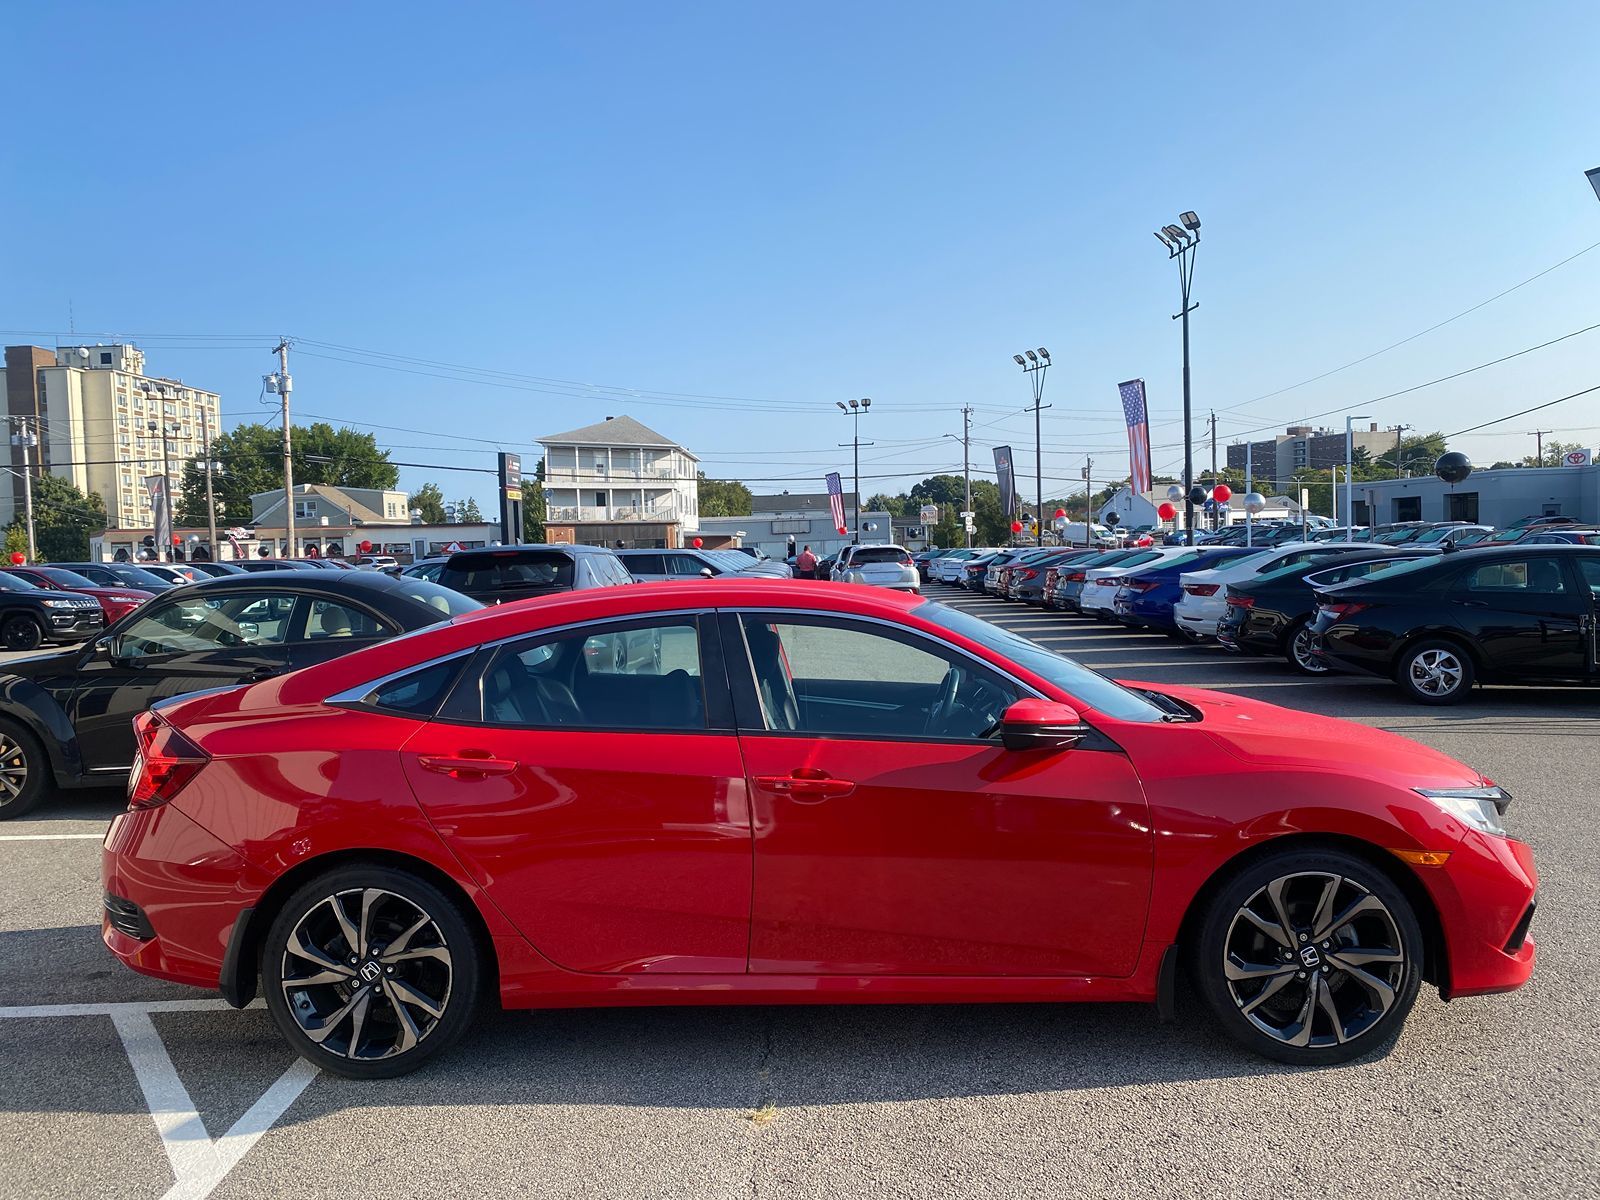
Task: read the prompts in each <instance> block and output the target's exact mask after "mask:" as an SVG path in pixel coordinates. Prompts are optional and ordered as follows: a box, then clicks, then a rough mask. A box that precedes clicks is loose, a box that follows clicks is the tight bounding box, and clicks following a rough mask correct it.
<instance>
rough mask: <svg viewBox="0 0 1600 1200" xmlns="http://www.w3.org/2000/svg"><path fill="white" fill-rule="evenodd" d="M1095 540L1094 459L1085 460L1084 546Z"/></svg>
mask: <svg viewBox="0 0 1600 1200" xmlns="http://www.w3.org/2000/svg"><path fill="white" fill-rule="evenodd" d="M1093 541H1094V459H1092V458H1085V459H1084V460H1083V548H1084V549H1085V550H1087V549H1088V548H1089V544H1090V543H1091V542H1093Z"/></svg>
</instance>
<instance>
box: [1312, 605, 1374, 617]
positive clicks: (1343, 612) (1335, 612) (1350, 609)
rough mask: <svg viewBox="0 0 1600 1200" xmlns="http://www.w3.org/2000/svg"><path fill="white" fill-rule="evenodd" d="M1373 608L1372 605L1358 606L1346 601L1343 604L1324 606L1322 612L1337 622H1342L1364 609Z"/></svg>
mask: <svg viewBox="0 0 1600 1200" xmlns="http://www.w3.org/2000/svg"><path fill="white" fill-rule="evenodd" d="M1371 607H1372V605H1370V604H1357V603H1355V602H1354V601H1346V602H1345V603H1343V604H1324V605H1323V606H1322V611H1323V612H1325V613H1327V614H1328V615H1329V616H1330V617H1332V618H1333V619H1334V620H1335V621H1342V620H1344V619H1345V618H1346V617H1353V616H1355V615H1356V614H1357V613H1358V612H1361V611H1362V610H1363V609H1368V608H1371Z"/></svg>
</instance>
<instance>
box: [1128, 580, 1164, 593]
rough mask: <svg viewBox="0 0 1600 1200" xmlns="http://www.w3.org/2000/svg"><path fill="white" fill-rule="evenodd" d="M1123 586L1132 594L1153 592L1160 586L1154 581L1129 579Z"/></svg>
mask: <svg viewBox="0 0 1600 1200" xmlns="http://www.w3.org/2000/svg"><path fill="white" fill-rule="evenodd" d="M1123 586H1124V587H1126V588H1127V589H1128V590H1129V591H1132V592H1153V591H1154V590H1155V589H1156V588H1158V587H1160V586H1161V584H1160V582H1159V581H1158V580H1155V579H1130V580H1128V582H1127V583H1125V584H1123Z"/></svg>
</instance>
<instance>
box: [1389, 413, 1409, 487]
mask: <svg viewBox="0 0 1600 1200" xmlns="http://www.w3.org/2000/svg"><path fill="white" fill-rule="evenodd" d="M1410 428H1411V426H1409V425H1396V426H1395V427H1394V428H1393V429H1392V430H1390V432H1391V433H1393V434H1394V477H1395V478H1396V479H1399V478H1400V435H1401V434H1402V433H1404V432H1405V431H1406V430H1408V429H1410Z"/></svg>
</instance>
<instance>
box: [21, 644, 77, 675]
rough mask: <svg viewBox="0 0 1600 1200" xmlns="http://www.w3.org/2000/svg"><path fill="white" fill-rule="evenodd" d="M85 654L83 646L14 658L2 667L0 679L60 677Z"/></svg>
mask: <svg viewBox="0 0 1600 1200" xmlns="http://www.w3.org/2000/svg"><path fill="white" fill-rule="evenodd" d="M82 653H83V647H82V646H72V647H70V648H68V649H65V650H49V651H46V652H45V653H43V654H30V655H28V656H27V657H26V658H12V659H8V660H6V662H5V664H4V665H3V666H0V678H3V677H4V676H6V675H11V676H14V677H16V678H18V679H37V678H39V677H41V676H45V675H59V674H60V673H61V672H62V671H63V670H66V669H68V668H70V667H71V666H72V664H73V663H75V662H76V661H77V659H78V655H80V654H82Z"/></svg>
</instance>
